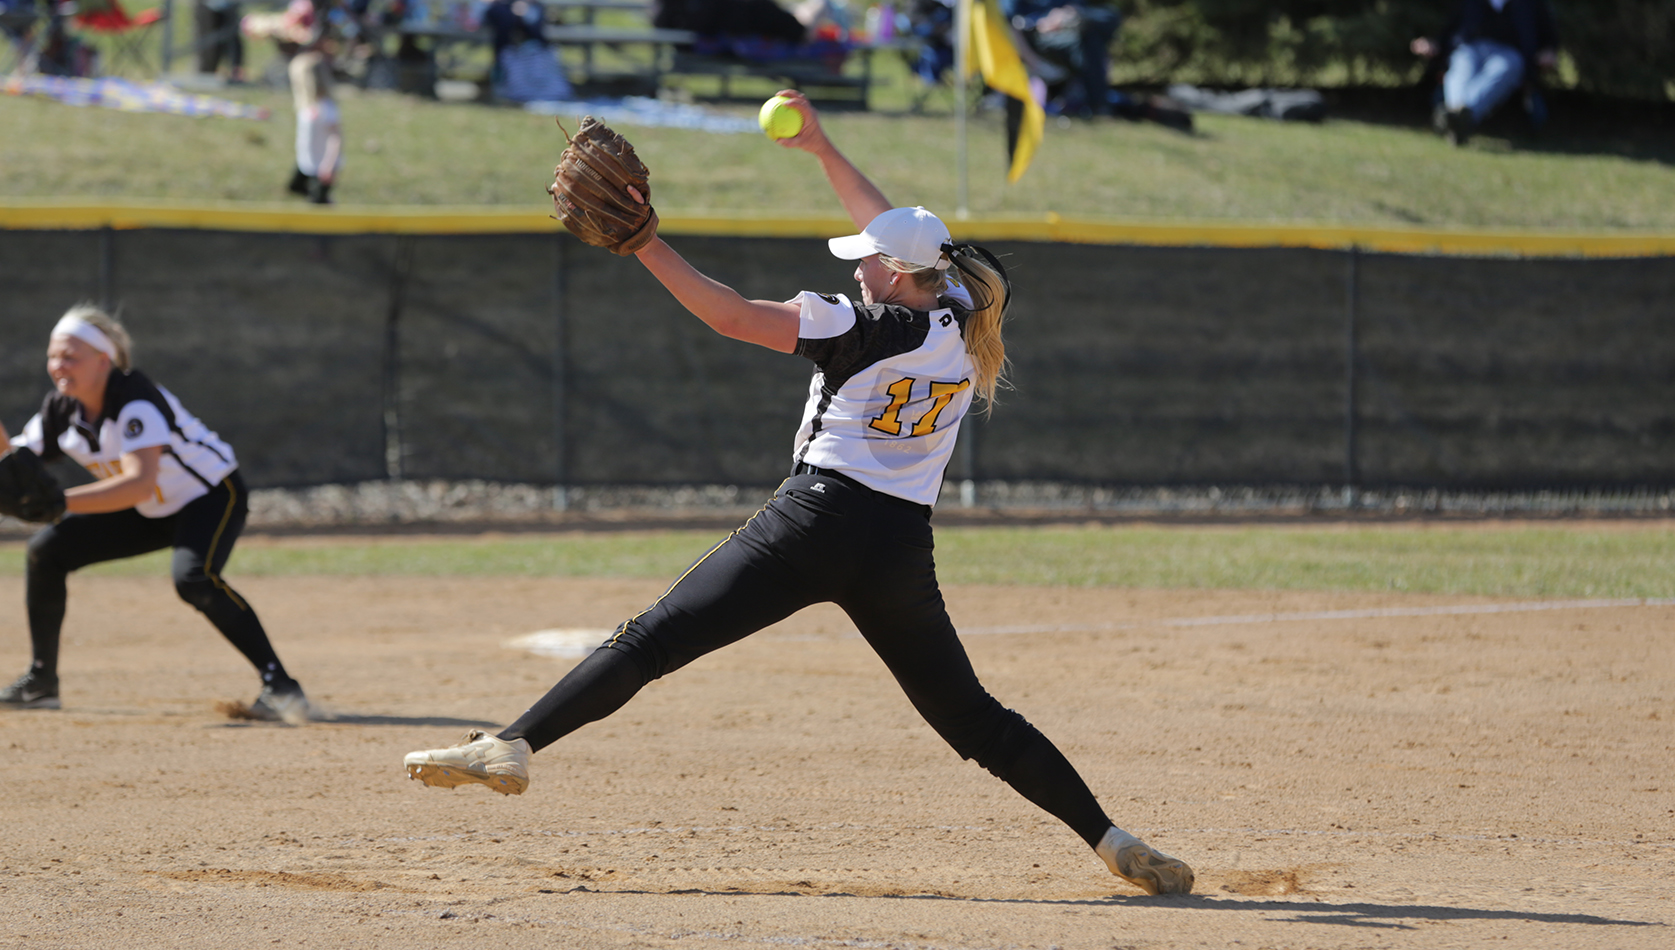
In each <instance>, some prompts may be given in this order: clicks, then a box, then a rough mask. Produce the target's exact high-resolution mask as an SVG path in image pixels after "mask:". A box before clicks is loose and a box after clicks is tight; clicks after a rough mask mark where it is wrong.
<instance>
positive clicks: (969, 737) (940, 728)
mask: <svg viewBox="0 0 1675 950" xmlns="http://www.w3.org/2000/svg"><path fill="white" fill-rule="evenodd" d="M928 513H929V509H927V508H925V507H924V506H922V505H912V504H909V503H908V502H905V501H901V500H899V499H895V498H891V497H890V496H887V495H881V494H879V493H876V492H873V491H871V490H870V489H867V488H865V487H864V486H861V485H859V484H857V483H854V482H851V481H849V480H848V479H846V478H844V477H842V476H834V475H831V474H807V475H795V476H792V477H791V478H789V479H787V480H786V481H785V482H784V484H782V485H781V486H780V487H779V490H778V492H777V493H776V494H775V495H774V498H773V500H772V501H771V502H769V503H768V505H767V506H766V507H765V508H763V509H762V510H761V511H760V512H757V514H756V515H755V516H754V517H752V518H751V519H750V521H748V522H747V523H746V524H745V525H744V526H743V527H742V528H739V529H738V530H737V531H734V532H733V534H732V535H730V536H729V537H728V538H727V539H726V540H725V541H722V542H721V543H720V544H719V545H717V546H716V547H714V548H712V549H711V550H710V551H709V553H707V554H705V555H704V556H703V557H702V558H700V559H699V560H698V561H697V562H696V563H695V564H693V565H692V566H691V567H690V568H688V569H687V571H686V573H685V574H683V575H681V577H680V579H679V580H677V581H676V582H675V584H674V586H672V587H671V588H669V590H668V592H667V593H665V594H664V595H663V596H662V597H661V598H659V599H658V600H657V602H656V603H654V604H652V605H651V606H650V607H649V608H647V609H646V610H645V611H644V612H642V613H640V614H639V615H638V616H636V617H634V618H632V619H630V620H628V621H627V622H626V623H624V624H623V625H622V626H621V627H619V628H618V629H617V632H616V634H615V635H614V636H613V637H612V638H611V639H610V640H609V641H607V643H606V644H605V646H604V647H603V648H602V649H600V650H597V651H595V652H594V653H593V654H592V655H590V656H589V657H588V658H587V659H585V660H583V661H582V662H581V663H579V664H577V666H576V667H575V669H573V670H571V671H570V673H569V674H567V675H566V676H565V677H564V679H562V680H561V681H560V682H559V683H558V685H556V686H554V687H553V688H552V690H551V691H550V692H549V693H548V694H547V695H546V696H544V697H543V698H542V699H541V700H540V702H538V703H536V704H535V706H533V707H531V708H530V709H529V711H528V712H526V713H524V715H523V716H522V717H521V718H520V719H519V720H518V721H517V722H516V723H513V724H512V725H511V726H510V727H508V728H507V730H506V731H505V732H503V733H501V737H502V738H505V739H516V738H520V737H521V738H524V739H527V740H528V741H529V743H530V746H531V747H532V748H535V749H540V748H543V747H545V746H547V745H549V744H551V743H552V742H554V741H556V740H558V739H559V738H561V737H562V736H565V735H567V734H569V733H570V732H572V731H574V730H575V729H577V728H579V727H581V726H583V725H585V724H586V723H589V722H593V721H595V720H598V719H602V718H604V717H605V716H608V715H610V714H611V713H612V712H614V711H616V710H617V709H618V708H620V707H621V706H622V705H623V704H624V703H626V702H627V701H628V700H629V699H630V698H631V697H632V696H633V695H634V694H635V693H636V692H638V691H639V690H640V689H641V688H642V687H643V686H645V685H646V684H647V683H649V682H651V681H652V680H654V679H656V678H658V677H660V676H663V675H665V674H667V673H670V672H673V671H674V670H678V669H680V668H681V667H683V666H685V665H686V664H688V663H691V662H692V661H693V660H695V659H697V658H698V657H700V656H703V655H704V654H706V653H709V652H710V651H712V650H715V649H718V648H720V647H723V646H726V645H727V644H729V643H733V642H735V641H737V640H740V639H743V638H744V637H747V636H749V635H750V634H752V633H755V632H756V631H757V630H760V629H762V628H763V627H766V626H768V625H769V624H772V623H775V622H777V621H779V620H783V619H784V618H786V617H788V616H790V615H791V614H792V613H795V612H796V611H798V610H801V609H802V608H804V607H806V606H809V605H810V604H815V603H821V602H827V601H830V602H833V603H836V604H837V605H838V606H839V607H841V608H842V609H843V610H844V612H845V613H847V614H848V615H849V618H850V619H851V620H853V621H854V622H855V626H856V627H857V628H858V629H859V630H860V632H861V635H862V636H864V637H865V638H866V640H867V643H868V644H869V645H871V646H872V648H873V650H874V651H875V652H877V654H878V656H879V658H880V659H882V660H883V661H884V664H885V666H887V667H888V668H889V670H890V672H891V674H893V675H894V676H895V678H896V682H897V683H899V684H900V685H901V688H902V691H903V692H905V693H906V694H907V698H908V700H909V701H910V702H912V703H913V706H914V708H915V709H917V710H918V711H919V714H920V715H922V716H924V718H925V721H926V722H928V723H929V724H930V726H931V728H933V729H935V730H936V732H937V733H938V734H939V735H941V736H942V738H943V739H944V740H946V741H947V742H948V744H949V745H951V746H953V748H954V751H956V752H958V753H959V754H960V756H961V757H962V758H966V759H975V760H976V761H977V762H978V764H980V765H982V766H983V767H984V768H986V769H988V770H989V771H990V772H992V773H994V774H995V775H996V776H998V777H999V778H1001V779H1002V780H1004V781H1006V782H1007V783H1008V784H1010V785H1011V786H1012V787H1013V788H1015V789H1017V791H1018V792H1019V793H1020V794H1022V795H1023V796H1024V797H1025V798H1028V799H1029V800H1030V801H1032V802H1034V803H1036V804H1037V805H1039V806H1041V807H1042V808H1044V809H1046V810H1047V811H1048V812H1050V813H1051V814H1053V815H1055V816H1057V817H1058V818H1059V819H1061V820H1062V821H1064V822H1065V823H1066V824H1067V825H1069V826H1070V827H1071V828H1072V829H1073V830H1074V831H1075V832H1076V833H1077V834H1079V835H1081V836H1082V837H1083V838H1084V839H1085V840H1086V841H1087V842H1088V844H1089V845H1090V846H1091V845H1094V844H1097V843H1098V841H1099V839H1100V837H1101V836H1102V835H1104V833H1105V831H1106V830H1107V829H1108V828H1109V827H1110V826H1111V821H1110V819H1109V818H1107V817H1106V816H1105V813H1104V811H1103V810H1102V809H1101V808H1100V806H1099V803H1098V802H1097V801H1095V799H1094V797H1093V794H1092V793H1091V792H1090V791H1089V790H1088V787H1087V785H1086V784H1085V783H1084V782H1083V781H1082V779H1081V777H1080V776H1079V775H1077V774H1076V770H1075V769H1074V768H1073V767H1072V766H1071V765H1070V763H1069V761H1067V760H1066V759H1065V758H1064V756H1063V755H1062V754H1061V753H1060V752H1059V751H1058V749H1057V748H1055V747H1054V746H1053V744H1052V743H1051V742H1049V741H1048V740H1047V739H1046V737H1045V736H1043V735H1042V734H1041V733H1040V732H1039V731H1038V730H1037V729H1036V728H1035V727H1034V726H1032V725H1030V724H1029V723H1028V722H1026V721H1025V720H1024V718H1023V717H1022V716H1020V715H1018V714H1017V713H1016V712H1013V711H1012V710H1010V709H1007V708H1006V707H1004V706H1002V705H1001V704H1000V703H999V702H997V701H996V700H995V699H994V697H992V696H990V695H989V693H988V692H987V691H986V690H984V688H983V685H982V684H981V683H979V682H978V680H977V674H976V673H975V672H974V671H973V670H972V668H971V661H970V659H968V658H967V656H966V652H965V647H964V646H962V645H961V643H960V640H959V637H957V636H956V635H955V633H954V625H953V623H952V622H951V621H950V620H949V619H948V612H947V610H946V608H945V607H944V605H943V601H942V592H941V591H940V590H939V589H938V587H937V583H936V567H935V563H934V559H933V557H932V546H933V545H932V539H931V526H930V522H929V520H928Z"/></svg>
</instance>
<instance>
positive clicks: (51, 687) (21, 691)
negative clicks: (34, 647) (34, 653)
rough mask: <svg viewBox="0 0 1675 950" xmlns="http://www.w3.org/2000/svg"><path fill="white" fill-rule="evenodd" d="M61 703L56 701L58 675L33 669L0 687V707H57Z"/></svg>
mask: <svg viewBox="0 0 1675 950" xmlns="http://www.w3.org/2000/svg"><path fill="white" fill-rule="evenodd" d="M62 705H63V704H62V703H60V702H59V701H58V677H56V676H45V675H43V674H41V673H38V672H36V671H34V670H30V671H29V672H27V673H25V674H23V675H22V676H20V677H18V678H17V681H16V682H14V683H12V685H10V686H8V687H6V688H5V689H0V709H59V708H61V707H62Z"/></svg>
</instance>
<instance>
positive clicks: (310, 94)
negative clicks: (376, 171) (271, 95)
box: [290, 51, 343, 205]
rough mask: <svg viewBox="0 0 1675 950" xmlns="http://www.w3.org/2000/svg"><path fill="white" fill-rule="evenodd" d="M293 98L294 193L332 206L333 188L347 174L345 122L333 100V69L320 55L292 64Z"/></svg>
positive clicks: (301, 57)
mask: <svg viewBox="0 0 1675 950" xmlns="http://www.w3.org/2000/svg"><path fill="white" fill-rule="evenodd" d="M290 74H291V98H292V99H293V100H294V102H295V103H296V108H297V168H296V173H295V174H293V175H292V176H291V192H292V193H293V194H298V195H303V196H305V197H307V198H308V200H309V201H311V202H313V203H314V204H317V205H323V204H331V190H332V185H334V184H336V183H337V176H338V173H339V172H340V171H342V170H343V121H342V118H341V116H340V115H339V114H338V110H337V100H336V99H333V98H332V74H331V65H330V63H328V62H327V60H326V58H325V56H323V55H322V54H320V53H319V52H317V51H309V52H306V53H301V54H298V55H297V56H296V57H295V58H293V59H292V60H291V63H290Z"/></svg>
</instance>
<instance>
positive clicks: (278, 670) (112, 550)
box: [0, 305, 308, 722]
mask: <svg viewBox="0 0 1675 950" xmlns="http://www.w3.org/2000/svg"><path fill="white" fill-rule="evenodd" d="M131 349H132V343H131V341H130V339H129V336H128V331H127V330H125V329H124V328H123V327H122V325H121V324H120V323H118V322H117V321H116V320H114V319H112V318H111V317H110V316H109V315H108V314H106V313H105V312H104V311H102V310H100V309H98V308H97V307H93V306H88V305H82V306H77V307H72V308H71V309H70V310H69V312H68V313H66V314H65V315H64V317H63V319H61V320H59V321H58V323H57V325H56V326H54V327H53V328H52V334H51V337H50V338H49V340H48V342H47V375H49V376H50V377H52V382H53V391H52V392H50V393H48V394H47V396H46V400H45V401H44V402H43V403H42V405H41V411H40V412H39V413H37V414H36V415H35V416H34V417H33V418H31V419H30V420H29V422H28V424H27V425H25V426H24V427H23V433H22V434H21V435H19V436H17V437H16V438H15V439H11V440H10V441H11V442H12V443H13V444H14V445H16V446H18V447H26V448H28V449H29V450H30V451H32V452H34V453H35V454H36V455H38V456H40V457H41V458H43V459H45V460H47V461H51V460H52V459H54V458H57V457H60V456H65V455H67V456H69V457H70V458H72V459H74V460H75V461H76V462H78V463H80V464H81V465H82V467H84V468H86V469H87V470H88V471H89V472H92V473H93V475H94V476H95V477H96V479H97V480H96V481H94V482H92V483H91V484H87V485H79V486H76V487H74V488H70V489H68V490H66V491H65V492H64V502H65V505H66V508H67V510H68V512H69V514H68V515H67V516H66V517H64V518H63V519H62V520H60V521H58V522H57V523H55V524H49V525H47V526H46V527H44V528H42V529H41V530H40V531H39V532H37V533H36V534H35V536H34V537H33V538H31V539H30V540H29V555H28V567H27V582H26V599H27V601H28V611H29V639H30V643H31V645H32V646H33V649H34V661H33V662H32V663H31V664H30V667H29V670H28V671H27V672H25V673H24V674H23V675H22V676H20V677H19V678H18V679H17V681H16V682H14V683H13V684H12V685H10V686H8V687H6V688H5V689H3V690H0V709H5V708H11V709H58V708H60V705H61V700H60V698H59V694H58V642H59V631H60V628H61V627H62V626H63V623H64V610H65V606H66V602H67V600H68V592H67V589H66V583H65V581H66V578H67V577H68V575H69V574H70V572H72V571H75V570H79V569H80V568H83V567H86V566H87V565H89V564H96V563H98V562H100V561H111V560H116V559H118V558H125V557H134V556H135V555H139V554H145V553H147V552H149V551H156V550H160V549H162V548H173V549H174V561H173V574H174V586H175V590H176V592H178V593H179V594H180V597H181V599H182V600H184V601H186V602H187V603H189V604H191V605H192V606H193V607H196V608H197V609H198V610H199V611H200V612H201V613H203V615H204V616H205V617H207V618H209V622H210V623H212V624H214V625H215V628H216V629H217V630H220V631H221V634H222V636H225V637H226V638H227V640H228V641H229V642H231V643H232V645H233V646H234V647H237V648H238V651H239V652H240V653H242V654H244V656H245V658H246V659H248V660H249V661H250V662H251V664H252V665H254V666H255V667H256V670H257V672H259V673H260V674H261V677H262V691H261V693H260V695H258V696H257V698H256V700H255V702H253V703H251V704H250V706H248V707H247V711H248V714H249V715H250V716H251V717H252V718H256V719H268V720H278V719H284V720H286V721H290V722H297V721H301V720H305V719H307V718H308V700H307V698H306V697H305V696H304V695H303V691H302V687H301V686H299V685H297V681H296V680H294V679H292V678H291V676H290V674H288V673H286V672H285V666H284V664H282V663H280V662H279V657H278V656H276V655H275V654H274V652H273V646H272V644H270V643H269V642H268V635H267V632H266V631H265V630H263V629H262V622H261V621H260V620H258V619H257V618H256V612H255V611H254V610H252V609H251V608H250V605H249V604H248V603H246V602H245V600H244V598H243V597H241V596H239V594H238V592H237V591H235V590H233V589H232V588H231V587H229V586H227V582H226V581H225V580H223V579H222V578H221V568H222V567H223V566H225V565H226V563H227V558H228V557H229V556H230V555H231V554H232V551H233V542H234V541H236V540H238V535H239V532H240V531H241V530H243V528H244V519H245V515H246V513H247V512H248V511H249V501H248V499H249V493H248V492H247V491H246V490H245V487H244V479H243V477H242V476H240V475H239V473H238V460H237V459H236V458H235V457H234V455H233V450H232V447H231V446H229V445H228V444H227V443H226V442H224V441H222V439H221V438H220V437H219V436H217V435H216V434H215V433H214V432H212V431H210V430H209V429H208V428H207V427H206V426H205V425H204V424H203V423H202V422H199V421H198V419H197V418H196V417H194V416H193V415H192V414H191V413H189V412H187V411H186V408H185V407H184V406H182V405H181V404H180V400H179V399H177V398H175V396H174V394H173V393H171V392H169V391H168V390H167V389H164V388H162V387H161V386H157V385H155V384H153V383H152V382H151V380H149V379H147V378H146V377H145V375H144V374H142V373H141V372H139V371H138V370H136V369H133V368H131V367H130V366H129V360H128V357H129V352H130V351H131ZM5 438H6V430H5V427H4V426H0V439H5Z"/></svg>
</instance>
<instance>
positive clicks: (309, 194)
mask: <svg viewBox="0 0 1675 950" xmlns="http://www.w3.org/2000/svg"><path fill="white" fill-rule="evenodd" d="M286 188H287V189H288V190H289V191H290V192H291V194H293V195H302V196H303V197H305V198H307V199H308V200H309V201H310V202H312V203H314V204H317V205H329V204H331V203H332V186H330V185H328V184H326V183H325V182H323V181H321V180H320V179H319V178H317V177H315V176H313V175H307V174H304V173H303V170H302V169H300V168H298V169H295V170H294V171H293V172H292V173H291V183H290V184H289V185H287V186H286Z"/></svg>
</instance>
